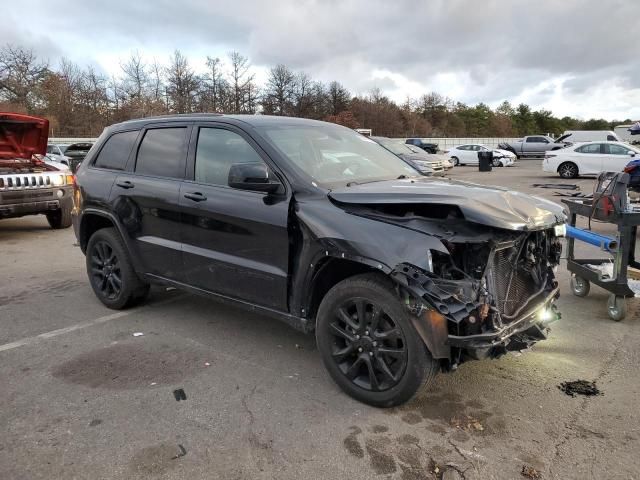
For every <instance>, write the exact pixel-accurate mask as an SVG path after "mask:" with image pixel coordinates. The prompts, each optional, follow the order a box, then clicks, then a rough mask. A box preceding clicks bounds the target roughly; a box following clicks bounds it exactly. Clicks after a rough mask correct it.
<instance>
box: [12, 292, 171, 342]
mask: <svg viewBox="0 0 640 480" xmlns="http://www.w3.org/2000/svg"><path fill="white" fill-rule="evenodd" d="M179 298H181V296H178V297H174V298H170V299H167V300H163V301H161V302H158V303H154V304H149V306H153V307H158V306H161V305H165V304H167V303H169V302H173V301H175V300H177V299H179ZM139 311H140V309H139V308H136V309H133V310H125V311H121V312H114V313H111V314H109V315H105V316H103V317H98V318H95V319H93V320H89V321H88V322H83V323H76V324H75V325H71V326H69V327H64V328H59V329H58V330H51V331H50V332H45V333H41V334H39V335H35V336H33V337H27V338H23V339H21V340H16V341H15V342H10V343H5V344H4V345H0V352H4V351H6V350H13V349H14V348H19V347H24V346H26V345H32V344H34V343H37V342H39V341H40V340H46V339H48V338H53V337H57V336H59V335H64V334H65V333H70V332H75V331H76V330H80V329H82V328H87V327H92V326H94V325H99V324H101V323H105V322H109V321H111V320H115V319H117V318H121V317H126V316H127V315H131V314H132V313H135V312H139Z"/></svg>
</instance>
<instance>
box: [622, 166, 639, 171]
mask: <svg viewBox="0 0 640 480" xmlns="http://www.w3.org/2000/svg"><path fill="white" fill-rule="evenodd" d="M636 168H638V165H627V166H626V167H624V173H631V172H633V171H634V170H635V169H636Z"/></svg>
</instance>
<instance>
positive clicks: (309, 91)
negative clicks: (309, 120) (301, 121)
mask: <svg viewBox="0 0 640 480" xmlns="http://www.w3.org/2000/svg"><path fill="white" fill-rule="evenodd" d="M293 103H294V105H295V107H294V111H295V115H296V117H311V116H313V104H314V97H313V81H312V80H311V77H310V76H309V75H307V74H306V73H304V72H300V73H298V74H297V75H296V77H295V85H294V88H293Z"/></svg>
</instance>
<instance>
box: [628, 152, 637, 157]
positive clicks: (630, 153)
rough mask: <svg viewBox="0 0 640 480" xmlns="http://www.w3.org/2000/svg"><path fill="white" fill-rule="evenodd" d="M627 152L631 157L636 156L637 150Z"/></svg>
mask: <svg viewBox="0 0 640 480" xmlns="http://www.w3.org/2000/svg"><path fill="white" fill-rule="evenodd" d="M627 153H628V154H629V156H630V157H635V156H636V152H634V151H633V150H629V151H628V152H627Z"/></svg>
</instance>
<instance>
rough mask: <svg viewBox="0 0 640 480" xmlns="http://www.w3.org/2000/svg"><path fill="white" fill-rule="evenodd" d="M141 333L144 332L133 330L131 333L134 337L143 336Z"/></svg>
mask: <svg viewBox="0 0 640 480" xmlns="http://www.w3.org/2000/svg"><path fill="white" fill-rule="evenodd" d="M143 335H144V333H142V332H134V333H133V336H134V337H141V336H143Z"/></svg>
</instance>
